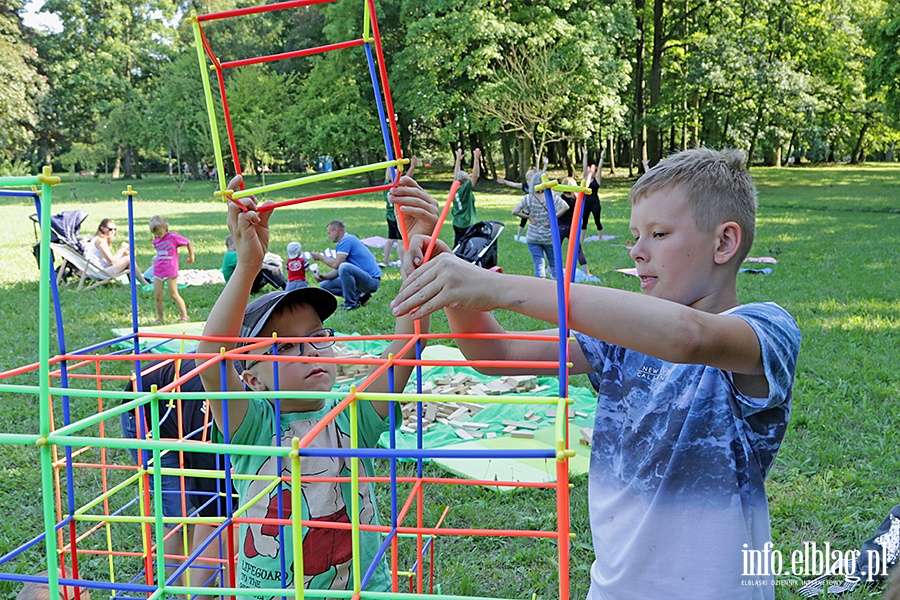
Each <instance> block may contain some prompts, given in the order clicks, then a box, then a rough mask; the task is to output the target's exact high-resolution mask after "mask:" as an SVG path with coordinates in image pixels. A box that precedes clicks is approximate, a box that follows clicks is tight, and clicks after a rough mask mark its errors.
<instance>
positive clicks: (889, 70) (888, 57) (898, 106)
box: [865, 0, 900, 125]
mask: <svg viewBox="0 0 900 600" xmlns="http://www.w3.org/2000/svg"><path fill="white" fill-rule="evenodd" d="M865 33H866V37H867V39H868V40H869V43H870V44H871V46H872V48H873V51H874V53H873V56H872V60H871V62H870V64H869V66H868V68H867V84H868V89H869V92H870V93H875V92H877V91H878V90H883V91H884V94H885V107H886V110H887V114H888V115H889V116H890V118H891V119H892V120H893V122H894V124H895V125H900V0H888V1H887V3H886V4H885V5H884V9H883V11H882V12H881V13H880V14H878V15H876V16H875V17H874V18H873V19H872V20H871V21H870V22H869V24H868V26H867V28H866V32H865Z"/></svg>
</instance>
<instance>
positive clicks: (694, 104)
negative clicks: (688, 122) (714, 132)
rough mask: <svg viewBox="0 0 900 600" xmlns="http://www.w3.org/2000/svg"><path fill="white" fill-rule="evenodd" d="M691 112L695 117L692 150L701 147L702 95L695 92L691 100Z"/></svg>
mask: <svg viewBox="0 0 900 600" xmlns="http://www.w3.org/2000/svg"><path fill="white" fill-rule="evenodd" d="M691 112H692V114H693V116H694V127H693V130H692V131H691V148H699V147H700V93H699V92H694V96H693V97H692V98H691Z"/></svg>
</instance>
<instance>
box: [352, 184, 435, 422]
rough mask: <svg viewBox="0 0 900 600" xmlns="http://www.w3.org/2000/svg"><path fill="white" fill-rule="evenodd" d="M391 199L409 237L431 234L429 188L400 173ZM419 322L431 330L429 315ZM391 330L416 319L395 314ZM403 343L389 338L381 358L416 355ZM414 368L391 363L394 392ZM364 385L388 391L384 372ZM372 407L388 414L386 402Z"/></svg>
mask: <svg viewBox="0 0 900 600" xmlns="http://www.w3.org/2000/svg"><path fill="white" fill-rule="evenodd" d="M390 200H391V202H392V203H393V204H394V206H396V207H397V211H398V212H401V213H403V218H404V222H405V223H406V231H407V235H408V237H409V238H412V237H414V236H421V237H426V236H430V235H431V233H432V232H433V231H434V226H435V225H436V224H437V220H438V217H439V215H440V211H439V209H438V203H437V201H436V200H435V199H434V198H432V197H431V195H430V194H429V193H428V192H426V191H425V190H423V189H422V187H421V186H420V185H419V184H418V183H416V181H415V180H414V179H412V178H411V177H409V175H405V176H403V177H401V178H400V181H399V182H398V184H397V187H396V188H394V189H393V190H391V195H390ZM419 323H420V331H421V332H422V333H428V332H429V331H430V325H431V317H424V318H422V319H419ZM394 332H395V333H396V334H398V335H408V334H412V333H415V321H414V320H413V318H412V317H410V316H409V315H402V316H399V317H397V322H396V327H395V329H394ZM406 343H407V340H406V339H400V340H392V341H391V343H390V344H389V345H388V347H387V348H385V350H384V352H382V353H381V358H387V357H388V356H389V355H391V354H393V355H394V356H396V357H397V358H415V356H416V349H415V346H413V347H411V348H410V349H409V350H407V351H406V352H405V353H404V354H403V355H402V356H401V355H400V354H399V353H400V350H401V349H402V348H403V346H405V345H406ZM423 345H424V340H423ZM414 368H415V367H409V366H401V365H398V366H395V367H394V392H398V393H399V392H402V391H403V388H404V387H406V383H407V382H408V381H409V377H410V375H411V374H412V372H413V369H414ZM367 389H369V390H370V391H373V392H388V391H390V386H389V381H388V374H387V372H385V373H384V374H382V375H381V376H380V377H379V378H378V379H376V380H375V381H373V382H372V384H371V385H369V386H368V388H367ZM374 407H375V410H376V411H377V412H378V414H380V415H381V417H382V418H387V416H388V410H389V407H390V405H389V404H388V403H387V402H376V403H375V404H374Z"/></svg>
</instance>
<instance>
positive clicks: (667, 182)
mask: <svg viewBox="0 0 900 600" xmlns="http://www.w3.org/2000/svg"><path fill="white" fill-rule="evenodd" d="M665 188H678V189H679V190H680V191H681V192H682V193H683V194H684V196H685V198H686V199H687V202H688V205H689V206H690V207H691V213H692V214H693V217H694V222H695V223H696V224H697V228H698V229H700V230H701V231H711V230H712V229H713V228H714V227H716V226H717V225H720V224H722V223H724V222H726V221H734V222H735V223H737V224H738V226H739V227H740V228H741V233H742V236H741V246H740V249H739V251H738V254H737V259H738V260H737V263H738V264H740V263H741V262H743V260H744V259H745V258H746V257H747V254H748V253H749V252H750V247H751V246H753V237H754V235H755V233H756V206H757V200H756V186H754V185H753V180H752V179H750V173H749V172H748V171H747V169H746V168H744V154H743V152H741V151H740V150H736V149H734V148H730V149H726V150H712V149H710V148H694V149H691V150H684V151H683V152H678V153H676V154H672V155H671V156H668V157H666V158H665V159H664V160H663V161H661V162H660V163H659V164H658V165H656V166H655V167H653V168H652V169H650V170H649V171H647V172H646V173H645V174H644V175H643V176H642V177H641V178H640V179H638V181H637V183H636V184H634V187H632V188H631V191H630V192H629V193H628V199H629V200H631V204H632V206H634V205H635V204H636V203H637V202H638V201H639V200H640V199H641V198H644V197H646V196H648V195H650V194H652V193H654V192H658V191H660V190H662V189H665Z"/></svg>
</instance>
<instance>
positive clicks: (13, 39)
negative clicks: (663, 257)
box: [0, 0, 900, 180]
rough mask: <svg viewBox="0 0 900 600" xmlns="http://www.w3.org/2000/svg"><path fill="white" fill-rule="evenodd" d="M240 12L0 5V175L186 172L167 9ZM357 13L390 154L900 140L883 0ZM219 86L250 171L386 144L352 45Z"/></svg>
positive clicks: (405, 1) (180, 37) (330, 29)
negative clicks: (387, 92) (381, 98)
mask: <svg viewBox="0 0 900 600" xmlns="http://www.w3.org/2000/svg"><path fill="white" fill-rule="evenodd" d="M256 3H258V2H257V1H256V0H254V1H253V2H250V1H249V0H240V1H237V2H236V1H234V0H181V1H179V0H103V1H97V0H46V2H45V3H44V4H43V7H42V8H41V10H42V11H43V12H47V13H51V14H54V15H56V16H57V17H58V18H59V22H60V23H61V28H59V30H57V31H50V30H47V29H41V30H34V29H31V28H29V27H26V26H24V25H23V23H22V18H21V12H22V9H23V4H24V1H23V0H0V74H2V83H0V172H5V173H9V172H16V173H21V172H33V171H35V169H36V168H38V167H39V166H40V165H42V164H45V163H48V162H49V163H52V164H53V166H54V170H57V171H59V170H66V171H83V172H95V173H98V174H99V173H104V174H105V173H111V174H114V175H116V176H118V175H122V176H124V177H126V178H131V177H141V175H142V173H147V172H151V171H155V172H159V171H164V170H167V169H168V168H169V165H172V164H175V165H180V164H182V163H183V162H187V163H188V164H189V165H191V167H192V171H193V174H194V175H195V176H196V171H197V170H196V168H195V165H197V164H198V163H199V164H201V165H202V164H204V163H207V164H212V160H213V156H212V147H211V143H210V135H209V132H208V124H207V121H206V118H205V116H204V112H205V109H204V107H203V102H202V92H201V84H200V79H199V73H198V68H197V59H196V54H195V50H194V47H193V37H192V33H191V30H190V27H189V25H188V24H186V23H185V22H184V18H185V16H187V15H189V14H190V13H191V12H192V11H197V12H198V13H206V12H214V11H222V10H226V9H231V8H235V7H238V6H248V5H252V4H256ZM376 7H377V11H378V20H379V25H380V30H381V33H382V37H383V44H384V50H385V60H386V62H387V69H388V72H389V77H390V81H391V85H392V88H393V97H394V100H395V110H396V113H397V118H398V122H399V126H400V134H401V143H402V146H403V152H404V154H406V155H410V154H418V155H420V156H424V157H428V158H430V159H431V160H441V158H442V157H443V158H444V160H450V157H451V156H452V154H451V152H450V151H451V149H453V148H455V147H457V146H462V147H463V148H465V149H466V150H467V151H470V150H471V149H473V148H475V147H479V146H480V147H482V148H483V149H484V158H483V160H484V164H483V165H482V167H483V170H484V171H485V172H486V173H488V174H489V175H490V176H492V177H494V176H496V175H497V172H498V170H503V169H505V173H501V174H505V176H506V177H507V178H508V179H512V180H516V179H518V178H519V177H521V176H522V173H523V172H524V170H525V169H526V168H527V166H528V165H529V164H533V163H534V162H535V161H536V160H538V158H539V157H540V156H542V155H545V154H546V155H548V156H549V157H550V160H551V162H552V164H554V165H557V166H559V168H560V169H561V170H563V171H565V172H567V173H569V174H573V173H580V171H581V168H580V167H581V165H580V163H581V151H580V149H581V147H583V146H587V148H588V150H589V152H590V158H591V160H592V161H594V160H596V159H597V158H598V157H599V154H600V151H601V150H602V149H605V150H606V157H607V162H609V160H610V159H612V167H613V168H614V169H615V168H617V167H618V168H624V169H628V172H629V174H631V173H632V171H633V170H635V169H636V170H638V171H640V170H641V169H642V166H641V159H642V158H647V159H648V160H649V162H650V164H651V165H652V164H655V163H656V162H657V161H658V160H659V159H660V158H661V157H662V156H664V155H665V154H667V153H669V152H671V151H674V150H677V149H681V148H686V147H690V146H695V145H707V146H713V147H723V146H734V147H738V148H742V149H744V150H746V151H747V152H748V155H749V159H750V161H751V162H752V163H764V164H768V165H780V164H782V163H783V162H786V161H787V160H789V159H793V160H795V161H799V160H803V161H812V162H826V161H829V162H835V161H842V160H848V161H850V162H854V163H855V162H860V161H864V160H866V159H867V158H870V159H871V158H874V159H878V160H888V161H892V160H894V147H895V143H896V141H897V140H898V139H900V132H898V129H897V125H898V118H900V100H898V92H900V67H898V65H900V54H898V51H900V41H898V40H900V35H898V30H900V0H853V1H850V0H759V1H757V2H744V1H742V0H714V1H709V0H680V1H678V2H675V1H674V0H650V1H647V0H524V1H523V0H504V1H499V0H481V1H478V2H462V1H461V0H379V1H377V2H376ZM362 8H363V1H362V0H340V1H338V2H336V3H333V4H320V5H314V6H309V7H305V8H300V9H294V10H287V11H280V12H275V13H270V14H267V15H264V17H258V16H256V17H244V18H239V19H231V20H228V21H227V22H215V23H209V24H208V27H207V28H206V30H207V34H208V37H209V39H210V42H211V44H212V47H213V48H216V49H220V50H222V51H223V53H227V56H223V57H222V58H223V59H232V58H244V57H249V56H259V55H267V54H275V53H280V52H286V51H291V50H295V49H299V48H307V47H311V46H319V45H322V44H327V43H332V42H336V41H343V40H347V39H350V38H356V37H359V36H360V35H361V32H362V12H363V11H362ZM226 81H227V87H228V90H229V100H230V108H231V112H232V115H233V117H234V120H235V123H236V124H237V130H236V136H237V138H238V146H239V148H241V152H242V153H246V156H241V157H240V158H241V163H242V164H243V165H245V168H244V171H245V172H247V173H249V172H254V171H256V172H260V171H263V170H265V168H269V169H272V170H274V171H298V170H303V168H304V167H306V166H308V165H310V164H313V163H314V162H315V160H316V158H317V157H318V156H320V155H331V156H333V157H334V159H335V162H336V164H337V166H338V167H346V166H352V165H356V164H363V163H368V162H376V161H377V160H380V159H381V158H382V156H383V152H384V150H383V144H382V142H381V137H380V132H379V128H378V125H377V116H376V115H375V113H374V110H373V109H372V106H373V102H372V97H373V96H372V86H371V82H370V81H369V75H368V72H367V70H366V67H365V59H364V57H363V55H362V50H360V49H359V48H352V49H347V50H342V51H338V52H331V53H328V54H326V55H316V56H309V57H304V58H298V59H292V60H289V61H282V62H277V63H268V64H266V65H261V66H258V67H248V68H241V69H235V70H232V71H228V72H226ZM223 133H224V132H223ZM467 154H468V152H467ZM226 162H228V161H227V159H226ZM176 171H178V169H176Z"/></svg>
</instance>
